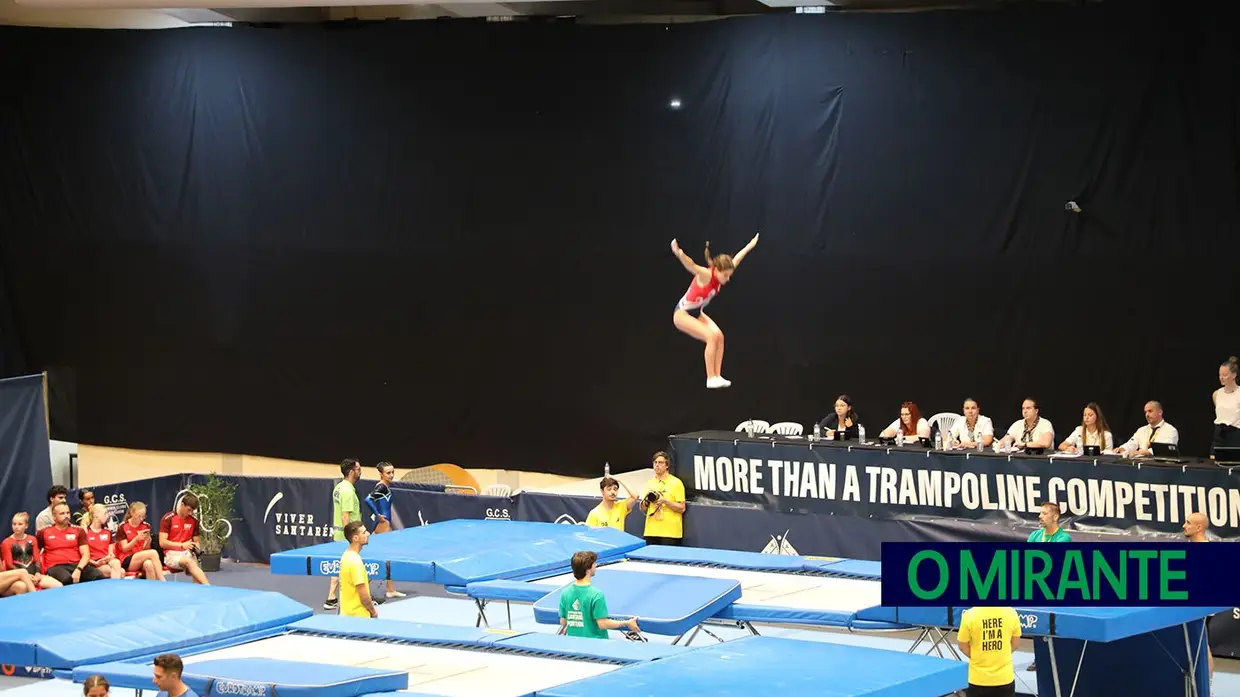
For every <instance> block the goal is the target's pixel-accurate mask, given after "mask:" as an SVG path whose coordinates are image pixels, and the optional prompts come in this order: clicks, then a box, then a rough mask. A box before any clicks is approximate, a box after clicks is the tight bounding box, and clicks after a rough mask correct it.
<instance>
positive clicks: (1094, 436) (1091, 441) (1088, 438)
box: [1059, 402, 1115, 453]
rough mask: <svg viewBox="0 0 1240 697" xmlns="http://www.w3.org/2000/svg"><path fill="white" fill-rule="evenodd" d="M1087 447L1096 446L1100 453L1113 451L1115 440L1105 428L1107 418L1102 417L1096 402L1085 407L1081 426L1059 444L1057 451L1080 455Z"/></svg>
mask: <svg viewBox="0 0 1240 697" xmlns="http://www.w3.org/2000/svg"><path fill="white" fill-rule="evenodd" d="M1087 445H1093V446H1097V447H1098V450H1099V451H1100V452H1110V451H1112V450H1114V449H1115V439H1114V438H1112V436H1111V430H1110V428H1108V427H1107V418H1106V417H1105V416H1103V415H1102V407H1100V406H1098V403H1097V402H1090V403H1089V404H1086V405H1085V409H1084V411H1082V412H1081V425H1080V426H1077V427H1076V429H1075V430H1073V431H1072V435H1070V436H1068V437H1067V438H1066V439H1065V440H1064V442H1062V443H1060V444H1059V450H1060V452H1065V453H1081V452H1085V446H1087Z"/></svg>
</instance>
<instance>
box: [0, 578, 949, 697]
mask: <svg viewBox="0 0 1240 697" xmlns="http://www.w3.org/2000/svg"><path fill="white" fill-rule="evenodd" d="M59 593H60V600H53V599H52V598H51V593H50V592H49V593H36V594H31V595H26V596H22V597H19V598H16V599H13V600H12V601H11V602H10V605H9V607H10V608H12V610H13V614H10V615H8V617H7V618H6V617H0V657H2V659H3V660H8V661H18V662H23V661H24V662H28V663H37V664H39V665H45V666H49V667H51V668H53V669H55V671H56V675H57V676H58V679H57V680H55V681H47V682H43V683H30V684H26V685H22V686H19V687H17V688H16V689H15V690H14V691H12V693H20V694H47V695H51V694H74V693H75V690H74V689H73V688H74V687H75V684H74V683H71V682H68V681H67V680H66V679H62V678H65V677H67V676H68V675H69V674H71V677H72V679H73V681H74V682H76V683H78V684H79V685H80V682H81V681H82V680H84V679H85V678H86V677H87V676H89V675H93V674H102V675H105V676H106V677H108V679H109V680H110V681H111V682H112V684H113V686H114V688H115V689H117V690H118V692H117V694H121V692H119V690H120V689H122V688H129V689H130V690H133V689H140V690H146V689H150V688H148V687H147V686H148V685H150V684H151V683H150V674H151V667H150V659H151V656H153V655H155V654H158V653H165V652H168V651H178V652H179V653H181V654H182V656H183V658H184V660H185V665H186V670H185V680H186V682H187V683H189V685H190V686H191V687H192V688H193V689H195V690H198V691H199V693H200V694H204V695H206V694H208V693H207V692H205V691H204V690H208V689H215V688H218V689H217V692H218V694H221V695H223V694H238V692H237V690H248V689H251V688H252V689H260V688H261V689H263V690H264V693H266V694H275V693H277V692H278V693H280V694H285V695H287V697H296V695H304V696H305V697H309V696H310V695H315V696H316V697H355V696H356V695H362V694H367V695H387V694H397V693H395V692H394V691H396V690H408V692H400V693H398V694H402V695H409V696H410V697H414V695H418V696H419V697H421V696H422V695H425V694H442V695H448V696H449V697H472V695H476V694H484V693H485V694H493V695H496V697H504V696H505V695H508V696H509V697H517V696H519V695H530V694H533V693H534V692H537V694H539V695H542V696H544V697H578V696H579V695H583V694H593V693H594V692H595V691H596V690H597V689H599V688H600V686H601V687H602V688H603V689H605V690H607V691H610V690H612V689H614V688H615V687H616V686H618V685H628V686H634V685H641V684H649V685H656V684H657V685H666V686H668V687H670V688H672V689H676V690H678V691H686V690H688V691H692V689H693V688H695V687H700V689H701V690H703V691H704V693H709V694H718V695H731V696H733V697H742V696H743V697H749V695H751V694H758V693H761V692H762V690H763V689H765V688H767V687H770V686H771V685H773V684H778V685H780V686H781V688H780V689H781V691H782V692H783V693H784V694H789V695H794V694H800V695H809V694H822V693H823V688H824V685H826V684H828V683H829V684H831V685H832V688H831V690H829V691H830V692H831V693H832V694H839V695H862V694H864V695H869V696H871V697H880V696H881V697H893V696H894V695H918V696H920V697H938V696H939V695H943V694H947V693H950V692H951V691H952V690H955V689H959V688H961V687H963V685H964V681H965V671H964V666H963V664H960V663H958V662H955V661H949V660H943V659H939V658H929V657H925V656H912V655H907V654H896V653H890V654H889V653H888V652H880V651H875V650H873V649H867V648H862V647H847V646H839V647H837V648H836V649H833V650H831V651H822V650H817V649H814V648H812V646H814V645H815V644H813V643H811V642H798V641H789V640H787V639H779V638H773V637H753V636H751V637H746V638H745V639H742V640H738V641H735V642H728V643H727V644H717V645H714V646H711V647H706V648H697V649H687V648H684V647H676V646H670V645H667V644H659V643H633V642H626V641H620V640H616V641H595V640H588V639H576V638H572V637H564V636H554V635H551V634H548V633H544V632H512V631H497V630H486V629H476V628H474V627H462V626H459V625H456V626H449V625H431V624H428V623H425V622H424V621H421V622H410V621H402V620H401V619H400V618H398V617H390V618H384V619H380V620H365V619H358V618H352V617H338V616H331V615H324V614H320V615H317V616H316V615H314V614H313V613H312V612H311V610H310V609H309V608H308V607H306V606H305V605H303V604H300V603H297V602H296V601H293V600H291V599H290V598H288V597H287V596H284V595H282V594H279V593H275V592H271V591H262V592H257V591H250V590H242V589H237V588H227V587H222V586H218V587H214V588H204V587H201V586H192V585H190V584H172V583H166V584H164V583H154V582H147V581H100V582H96V583H90V584H86V585H83V586H76V587H70V588H66V589H64V590H63V591H59ZM397 605H399V603H393V605H392V607H393V608H395V607H396V606H397ZM415 605H417V603H414V604H413V605H411V606H410V607H413V606H415ZM96 608H98V611H97V612H95V609H96ZM133 608H148V611H146V612H140V613H135V612H133ZM92 612H93V613H94V614H95V617H96V621H97V623H98V624H97V625H91V624H88V623H84V622H82V621H80V620H79V618H83V617H85V616H87V615H90V614H92ZM392 614H393V615H399V614H401V613H395V612H394V613H392ZM819 645H820V644H819ZM600 680H601V681H602V682H601V683H598V684H596V683H597V682H598V681H600ZM398 683H399V684H398ZM264 684H266V685H268V687H269V691H267V690H268V688H262V687H261V686H262V685H264ZM80 689H81V688H80V686H77V690H80ZM651 689H653V688H651ZM420 690H425V692H421V691H420ZM639 691H640V692H642V694H646V692H647V691H645V690H639ZM211 694H216V692H212V693H211ZM651 694H653V693H651Z"/></svg>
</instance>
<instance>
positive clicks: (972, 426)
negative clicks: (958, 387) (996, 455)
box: [948, 399, 995, 449]
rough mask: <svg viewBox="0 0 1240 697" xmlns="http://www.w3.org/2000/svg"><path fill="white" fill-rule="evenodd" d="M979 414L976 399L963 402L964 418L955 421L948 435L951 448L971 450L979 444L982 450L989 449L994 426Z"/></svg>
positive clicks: (979, 410) (979, 409) (993, 436)
mask: <svg viewBox="0 0 1240 697" xmlns="http://www.w3.org/2000/svg"><path fill="white" fill-rule="evenodd" d="M981 412H982V408H981V407H980V406H979V405H978V403H977V400H976V399H966V400H964V418H963V419H956V423H954V424H952V430H951V431H950V432H949V433H948V435H949V436H950V437H951V442H952V445H953V447H960V448H969V449H972V448H976V447H977V446H978V444H979V443H980V444H981V445H982V447H983V448H989V447H990V446H991V444H992V443H994V442H995V425H994V423H992V422H991V421H990V417H989V416H982V413H981Z"/></svg>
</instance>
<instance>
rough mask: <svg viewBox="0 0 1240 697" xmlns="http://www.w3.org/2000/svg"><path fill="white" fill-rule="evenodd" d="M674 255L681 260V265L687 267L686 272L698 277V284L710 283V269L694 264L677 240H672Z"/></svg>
mask: <svg viewBox="0 0 1240 697" xmlns="http://www.w3.org/2000/svg"><path fill="white" fill-rule="evenodd" d="M672 254H675V255H676V258H677V259H679V260H680V263H681V265H682V266H684V267H685V271H688V272H689V273H691V274H693V275H694V276H696V277H697V280H698V283H700V284H701V285H706V284H707V283H710V269H706V268H702V267H701V266H698V265H697V264H696V263H694V261H693V260H692V259H690V258H689V255H688V254H685V252H684V250H683V249H681V248H680V245H679V244H677V242H676V240H672Z"/></svg>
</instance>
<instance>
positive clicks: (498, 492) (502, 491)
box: [482, 484, 512, 498]
mask: <svg viewBox="0 0 1240 697" xmlns="http://www.w3.org/2000/svg"><path fill="white" fill-rule="evenodd" d="M482 495H483V496H502V497H504V498H507V497H509V496H512V487H510V486H508V485H507V484H492V485H491V486H488V487H487V488H485V489H483V490H482Z"/></svg>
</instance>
